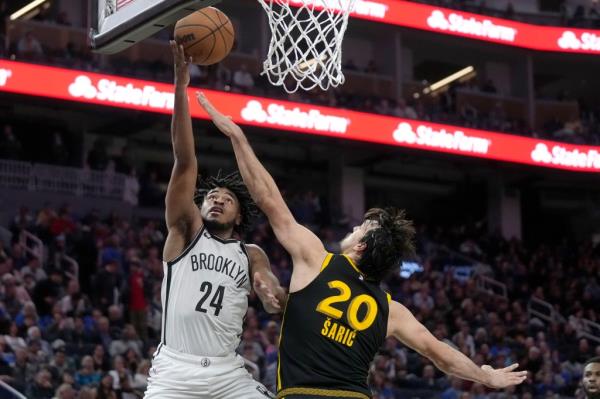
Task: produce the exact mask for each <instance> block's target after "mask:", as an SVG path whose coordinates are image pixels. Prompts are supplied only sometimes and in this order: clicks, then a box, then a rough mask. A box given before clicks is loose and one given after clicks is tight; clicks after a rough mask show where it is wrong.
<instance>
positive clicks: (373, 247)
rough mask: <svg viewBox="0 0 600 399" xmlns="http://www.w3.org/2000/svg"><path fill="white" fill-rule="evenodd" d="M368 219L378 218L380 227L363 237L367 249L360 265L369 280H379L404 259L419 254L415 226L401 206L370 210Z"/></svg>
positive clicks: (375, 219)
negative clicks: (416, 245) (416, 247)
mask: <svg viewBox="0 0 600 399" xmlns="http://www.w3.org/2000/svg"><path fill="white" fill-rule="evenodd" d="M365 220H373V221H376V222H377V223H378V226H377V227H375V228H373V229H371V230H369V231H368V232H367V233H366V234H365V236H364V237H363V238H362V240H361V242H363V243H365V244H366V246H367V248H366V249H365V251H364V252H363V254H362V256H361V259H360V261H359V262H358V263H359V264H358V267H359V269H360V270H361V271H363V272H364V273H365V274H366V275H367V278H368V279H370V280H375V281H378V282H379V281H381V280H383V279H384V278H385V277H386V275H387V274H388V273H389V272H390V271H391V270H392V269H393V268H394V267H397V266H398V265H399V264H400V262H401V261H402V260H403V259H407V258H411V257H413V256H414V255H415V242H414V239H415V228H414V225H413V222H412V221H411V220H408V219H406V213H405V211H404V210H400V209H397V208H385V209H381V208H372V209H369V210H368V211H367V213H366V214H365Z"/></svg>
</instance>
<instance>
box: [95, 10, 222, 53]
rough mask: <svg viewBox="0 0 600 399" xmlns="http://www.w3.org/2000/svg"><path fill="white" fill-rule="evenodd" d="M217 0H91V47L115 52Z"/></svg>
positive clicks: (98, 51)
mask: <svg viewBox="0 0 600 399" xmlns="http://www.w3.org/2000/svg"><path fill="white" fill-rule="evenodd" d="M219 1H220V0H92V27H91V31H90V39H91V46H92V49H93V50H94V51H95V52H97V53H102V54H114V53H118V52H119V51H122V50H125V49H126V48H128V47H130V46H132V45H133V44H135V43H137V42H139V41H141V40H144V39H146V38H147V37H149V36H152V35H153V34H155V33H156V32H158V31H160V30H161V29H163V28H165V27H166V26H169V25H171V24H173V23H175V22H176V21H178V20H179V19H181V18H183V17H185V16H186V15H188V14H190V13H191V12H193V11H196V10H199V9H201V8H204V7H208V6H211V5H213V4H216V3H218V2H219Z"/></svg>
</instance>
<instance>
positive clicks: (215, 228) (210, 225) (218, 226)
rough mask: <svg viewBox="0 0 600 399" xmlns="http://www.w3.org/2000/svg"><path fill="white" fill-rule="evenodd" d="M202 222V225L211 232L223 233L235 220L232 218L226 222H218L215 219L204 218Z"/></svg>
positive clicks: (232, 226) (233, 225)
mask: <svg viewBox="0 0 600 399" xmlns="http://www.w3.org/2000/svg"><path fill="white" fill-rule="evenodd" d="M203 222H204V227H206V229H207V230H208V231H209V232H210V233H211V234H217V233H223V232H225V231H227V230H230V229H232V228H234V227H235V222H234V221H233V220H232V221H231V222H227V223H219V222H217V221H216V220H207V219H204V220H203Z"/></svg>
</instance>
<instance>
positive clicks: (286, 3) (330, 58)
mask: <svg viewBox="0 0 600 399" xmlns="http://www.w3.org/2000/svg"><path fill="white" fill-rule="evenodd" d="M258 1H259V3H260V4H261V5H262V7H263V8H264V9H265V11H266V12H267V15H268V17H269V27H270V28H271V42H270V44H269V53H268V54H267V58H266V60H265V61H264V63H263V72H262V74H263V75H267V77H268V79H269V82H271V84H273V85H275V86H283V88H284V90H285V91H287V92H288V93H294V92H295V91H297V90H298V89H303V90H312V89H314V88H315V87H317V86H318V87H320V88H321V89H322V90H327V89H329V88H330V87H337V86H339V85H341V84H343V83H344V80H345V78H344V74H343V72H342V41H343V39H344V33H345V32H346V27H347V26H348V16H349V14H350V12H351V10H353V8H354V4H355V3H356V0H258Z"/></svg>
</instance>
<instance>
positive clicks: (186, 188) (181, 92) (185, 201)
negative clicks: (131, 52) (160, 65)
mask: <svg viewBox="0 0 600 399" xmlns="http://www.w3.org/2000/svg"><path fill="white" fill-rule="evenodd" d="M171 51H172V52H173V61H174V66H175V106H174V109H173V120H172V122H171V140H172V143H173V156H174V164H173V171H172V172H171V179H170V180H169V186H168V188H167V196H166V199H165V202H166V214H165V217H166V223H167V228H168V229H169V236H168V237H167V242H166V244H165V249H164V259H165V260H172V259H173V258H175V257H177V256H178V255H179V253H180V252H181V251H182V250H183V248H184V247H185V246H186V245H187V244H188V243H189V242H190V241H191V239H192V237H193V235H194V234H195V232H196V231H197V230H198V229H199V228H200V227H201V226H202V218H201V217H200V211H199V209H198V207H197V206H196V204H194V192H195V190H196V179H197V177H198V164H197V161H196V150H195V146H194V134H193V131H192V118H191V116H190V111H189V105H188V97H187V87H188V85H189V83H190V75H189V72H188V63H189V62H188V60H186V58H185V55H184V52H183V47H182V46H180V45H178V44H177V43H176V42H175V41H171Z"/></svg>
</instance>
